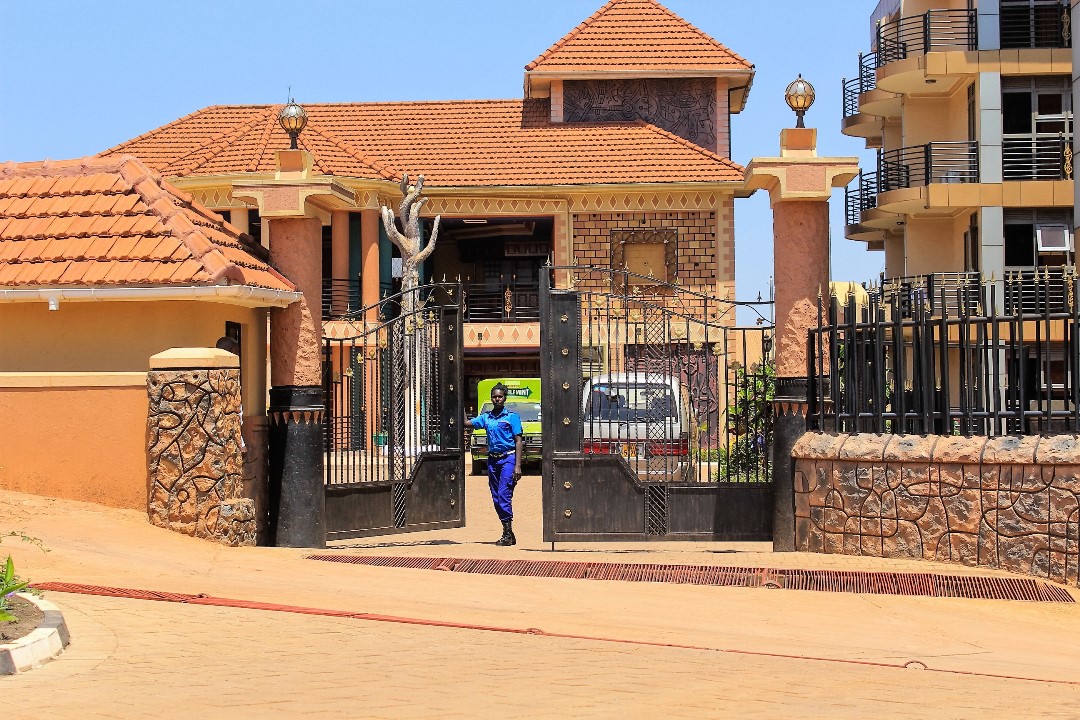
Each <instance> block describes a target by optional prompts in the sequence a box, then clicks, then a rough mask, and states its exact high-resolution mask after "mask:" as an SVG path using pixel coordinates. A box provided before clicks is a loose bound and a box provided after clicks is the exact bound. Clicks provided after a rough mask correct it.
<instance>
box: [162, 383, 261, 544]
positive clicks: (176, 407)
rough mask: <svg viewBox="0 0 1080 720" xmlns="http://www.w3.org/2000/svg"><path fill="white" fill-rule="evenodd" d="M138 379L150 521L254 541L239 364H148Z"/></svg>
mask: <svg viewBox="0 0 1080 720" xmlns="http://www.w3.org/2000/svg"><path fill="white" fill-rule="evenodd" d="M146 386H147V392H148V394H149V399H150V409H149V415H148V418H147V429H148V431H149V440H148V445H147V447H148V452H149V456H150V497H149V516H150V522H152V523H153V524H155V525H158V526H159V527H164V528H168V529H170V530H175V531H177V532H180V533H184V534H185V535H194V536H195V537H201V538H207V539H211V540H216V541H218V542H221V543H224V544H226V545H254V544H255V525H256V523H255V505H254V503H253V502H252V501H251V500H250V499H247V498H245V497H244V496H243V491H244V467H243V462H244V461H243V453H242V450H241V447H242V445H241V439H240V425H241V422H240V420H241V418H240V376H239V371H238V370H236V369H184V370H152V371H151V372H150V373H148V374H147V378H146Z"/></svg>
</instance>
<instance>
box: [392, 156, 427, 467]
mask: <svg viewBox="0 0 1080 720" xmlns="http://www.w3.org/2000/svg"><path fill="white" fill-rule="evenodd" d="M423 189H424V176H423V175H418V176H417V178H416V184H415V185H409V176H408V175H405V176H403V177H402V179H401V193H402V196H403V197H402V200H401V205H400V207H399V208H398V210H399V212H400V213H401V225H402V229H403V230H404V232H402V231H400V230H398V228H397V223H396V222H395V218H394V211H393V210H391V209H390V208H388V207H385V206H384V207H383V208H382V220H383V226H384V227H385V228H386V234H387V235H388V236H389V237H390V240H391V242H393V243H394V244H395V245H397V246H398V248H399V249H400V250H401V315H400V317H399V319H398V321H397V322H395V323H394V325H393V330H392V331H393V332H394V333H395V335H396V338H395V340H397V341H398V342H399V343H400V345H398V347H400V348H401V351H402V355H401V357H400V360H398V361H397V362H399V363H400V365H399V367H398V371H397V372H396V373H395V374H394V377H395V378H396V382H395V383H394V385H395V387H394V388H393V393H394V400H395V404H396V402H397V398H403V400H404V403H403V404H404V417H402V418H400V420H401V421H400V422H398V423H397V424H396V428H397V431H396V432H395V435H396V436H397V437H395V438H392V439H391V442H393V443H394V446H395V448H396V449H398V450H399V452H398V453H397V454H396V455H395V458H396V459H397V462H395V463H394V468H393V472H394V475H395V479H397V480H399V481H400V480H404V478H405V477H406V476H407V472H406V463H405V457H407V456H411V455H416V454H419V453H420V452H423V449H424V440H425V436H426V433H425V432H424V427H423V420H424V418H423V406H422V398H423V388H422V387H421V378H420V375H419V373H418V372H417V371H416V369H417V367H418V364H417V360H418V353H419V352H420V351H421V349H422V348H425V347H426V343H424V341H423V340H424V337H423V335H422V333H425V332H429V331H430V330H429V329H428V328H427V327H426V323H424V322H423V321H422V317H421V316H420V313H422V312H423V307H422V304H421V303H420V302H419V301H420V298H419V297H418V294H417V288H418V287H419V286H420V263H422V262H424V260H426V259H427V258H428V257H429V256H430V255H431V253H432V251H433V250H434V249H435V240H436V238H438V236H439V220H440V216H436V217H435V223H434V225H433V226H432V229H431V235H430V237H428V239H427V242H426V243H425V242H424V239H423V238H422V237H421V233H420V208H422V207H423V205H424V203H425V202H427V198H425V197H423V196H422V193H423ZM392 411H393V410H392Z"/></svg>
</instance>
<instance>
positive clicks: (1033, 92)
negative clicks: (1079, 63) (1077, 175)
mask: <svg viewBox="0 0 1080 720" xmlns="http://www.w3.org/2000/svg"><path fill="white" fill-rule="evenodd" d="M1001 124H1002V138H1001V165H1002V176H1003V179H1004V180H1007V181H1008V180H1061V179H1068V178H1069V177H1071V175H1070V172H1071V170H1070V168H1069V167H1068V165H1067V163H1066V160H1067V156H1068V152H1067V150H1068V148H1069V147H1070V146H1071V143H1072V92H1071V83H1070V78H1069V76H1067V75H1038V76H1008V77H1003V78H1002V79H1001Z"/></svg>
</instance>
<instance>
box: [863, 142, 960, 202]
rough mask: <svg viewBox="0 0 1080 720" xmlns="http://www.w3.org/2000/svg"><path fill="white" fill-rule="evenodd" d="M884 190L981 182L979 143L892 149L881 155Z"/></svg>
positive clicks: (881, 189)
mask: <svg viewBox="0 0 1080 720" xmlns="http://www.w3.org/2000/svg"><path fill="white" fill-rule="evenodd" d="M878 182H879V184H880V191H881V192H888V191H889V190H897V189H900V188H910V187H922V186H924V185H929V184H930V183H974V182H979V144H978V143H977V142H974V141H961V142H931V143H927V144H926V145H915V146H912V147H906V148H898V149H896V150H888V151H886V152H883V153H881V155H880V156H878Z"/></svg>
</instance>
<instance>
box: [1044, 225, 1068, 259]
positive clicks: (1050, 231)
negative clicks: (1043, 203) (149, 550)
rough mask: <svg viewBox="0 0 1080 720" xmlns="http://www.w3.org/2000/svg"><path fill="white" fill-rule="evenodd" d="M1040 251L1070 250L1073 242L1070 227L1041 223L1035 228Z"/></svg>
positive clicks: (1056, 251) (1060, 251)
mask: <svg viewBox="0 0 1080 720" xmlns="http://www.w3.org/2000/svg"><path fill="white" fill-rule="evenodd" d="M1035 237H1036V240H1037V242H1038V246H1039V252H1041V253H1043V252H1054V253H1063V252H1069V250H1071V249H1072V248H1071V247H1070V246H1071V245H1072V243H1071V242H1070V240H1071V238H1070V237H1069V229H1068V228H1067V227H1065V226H1064V225H1039V226H1037V227H1036V228H1035Z"/></svg>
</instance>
